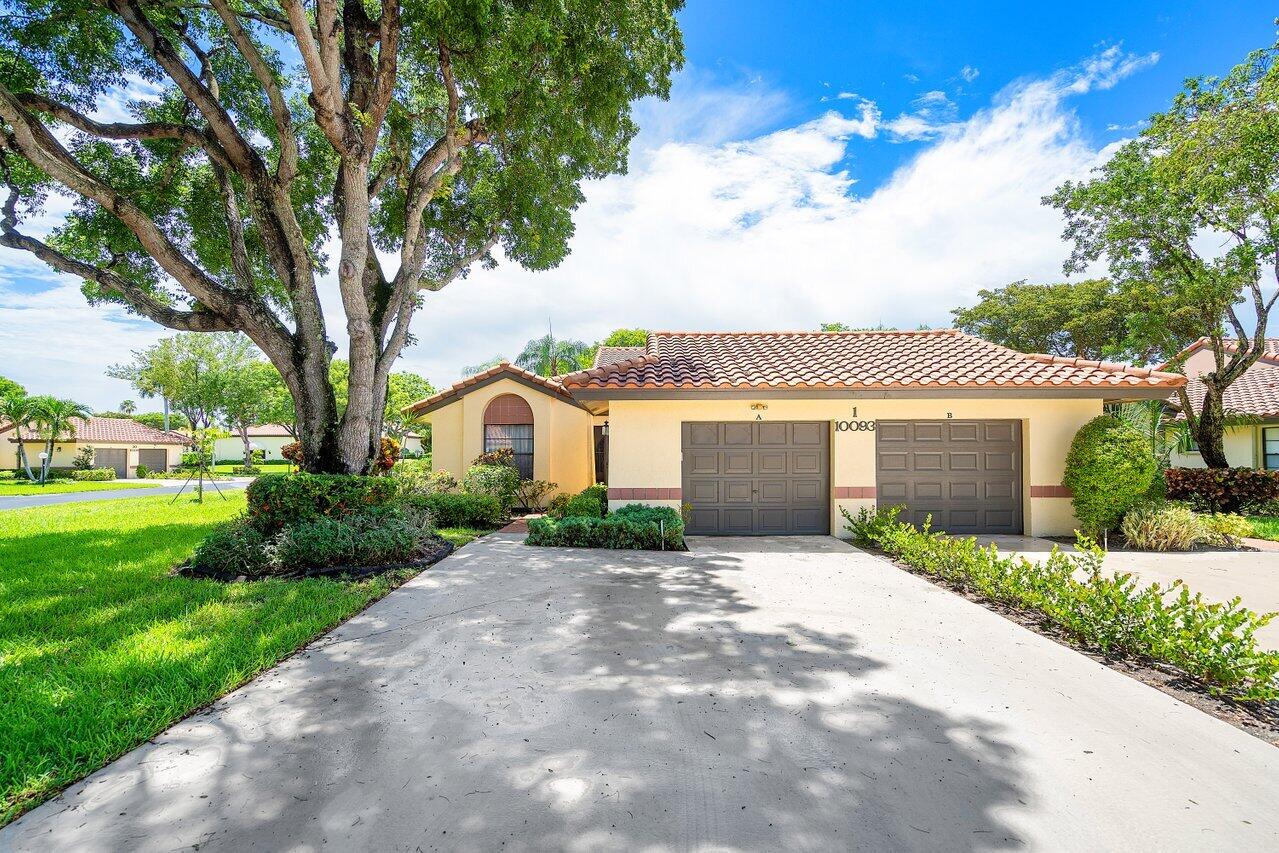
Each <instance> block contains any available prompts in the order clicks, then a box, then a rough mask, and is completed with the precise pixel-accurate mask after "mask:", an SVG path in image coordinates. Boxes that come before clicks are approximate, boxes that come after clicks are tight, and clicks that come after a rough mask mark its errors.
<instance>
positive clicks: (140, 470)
mask: <svg viewBox="0 0 1279 853" xmlns="http://www.w3.org/2000/svg"><path fill="white" fill-rule="evenodd" d="M150 473H151V469H150V468H148V467H147V466H145V465H139V466H138V467H136V468H134V469H133V475H134V476H135V477H137V478H138V479H139V480H145V479H146V478H147V475H148V474H150Z"/></svg>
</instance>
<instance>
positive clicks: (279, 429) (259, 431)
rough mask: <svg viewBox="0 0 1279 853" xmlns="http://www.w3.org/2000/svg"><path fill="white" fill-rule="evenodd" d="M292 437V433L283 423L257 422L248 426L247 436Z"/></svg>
mask: <svg viewBox="0 0 1279 853" xmlns="http://www.w3.org/2000/svg"><path fill="white" fill-rule="evenodd" d="M255 437H257V438H292V437H293V433H291V432H289V428H288V427H286V426H285V425H284V424H258V425H257V426H251V427H249V438H255Z"/></svg>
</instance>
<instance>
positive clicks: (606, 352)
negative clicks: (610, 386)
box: [591, 347, 644, 368]
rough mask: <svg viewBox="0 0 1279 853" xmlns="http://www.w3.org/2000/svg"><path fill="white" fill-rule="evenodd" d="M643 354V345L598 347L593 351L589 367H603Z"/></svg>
mask: <svg viewBox="0 0 1279 853" xmlns="http://www.w3.org/2000/svg"><path fill="white" fill-rule="evenodd" d="M643 354H644V348H643V347H600V348H599V349H597V350H596V351H595V362H594V363H593V364H592V365H591V367H593V368H594V367H604V366H605V365H608V364H617V363H618V362H619V361H627V360H629V359H632V358H635V357H636V356H640V355H643Z"/></svg>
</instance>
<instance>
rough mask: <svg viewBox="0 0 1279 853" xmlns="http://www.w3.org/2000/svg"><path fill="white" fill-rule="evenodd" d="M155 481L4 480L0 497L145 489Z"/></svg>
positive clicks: (0, 485) (153, 484)
mask: <svg viewBox="0 0 1279 853" xmlns="http://www.w3.org/2000/svg"><path fill="white" fill-rule="evenodd" d="M156 485H158V484H157V483H138V482H130V481H128V480H102V481H100V482H99V481H94V482H81V481H79V480H50V481H49V482H48V483H45V484H44V485H43V486H42V485H40V484H39V483H31V482H27V481H21V482H19V481H15V480H5V481H3V482H0V497H16V496H19V495H61V494H65V493H66V492H107V491H111V490H112V489H147V488H153V487H154V486H156Z"/></svg>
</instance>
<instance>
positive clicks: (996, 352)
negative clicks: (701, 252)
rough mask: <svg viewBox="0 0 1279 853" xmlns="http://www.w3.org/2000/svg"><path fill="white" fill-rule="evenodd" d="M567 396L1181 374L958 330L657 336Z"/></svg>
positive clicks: (1108, 383) (1029, 384)
mask: <svg viewBox="0 0 1279 853" xmlns="http://www.w3.org/2000/svg"><path fill="white" fill-rule="evenodd" d="M560 378H561V380H562V382H563V386H564V387H565V388H567V389H568V390H569V391H578V390H596V389H641V388H663V389H695V388H718V389H733V388H740V389H760V388H774V389H776V388H817V389H821V388H848V389H896V390H902V389H911V388H928V389H936V388H960V387H962V388H982V387H989V388H992V389H999V388H1030V389H1042V390H1055V389H1062V388H1099V389H1110V390H1116V391H1118V390H1123V389H1137V388H1168V389H1172V388H1177V387H1179V386H1181V385H1182V384H1184V383H1185V381H1186V380H1185V378H1184V377H1183V376H1181V375H1179V374H1174V373H1161V372H1158V371H1154V370H1148V369H1145V368H1139V367H1131V366H1129V365H1125V364H1110V363H1107V362H1097V361H1089V360H1086V359H1078V358H1062V357H1060V356H1051V355H1028V354H1026V353H1020V352H1017V351H1015V350H1011V349H1007V348H1006V347H1001V346H998V345H996V344H993V343H990V342H989V341H985V340H982V339H981V338H975V337H972V336H971V335H966V334H964V333H962V332H959V331H957V330H955V329H939V330H930V331H918V332H896V331H893V332H655V333H652V334H650V335H649V337H648V344H647V346H646V347H645V348H644V353H643V354H642V355H636V356H634V357H632V358H630V359H627V360H626V361H621V362H617V363H615V364H611V365H604V366H601V367H595V368H591V369H589V370H583V371H578V372H576V373H570V374H568V375H566V376H563V377H560Z"/></svg>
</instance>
